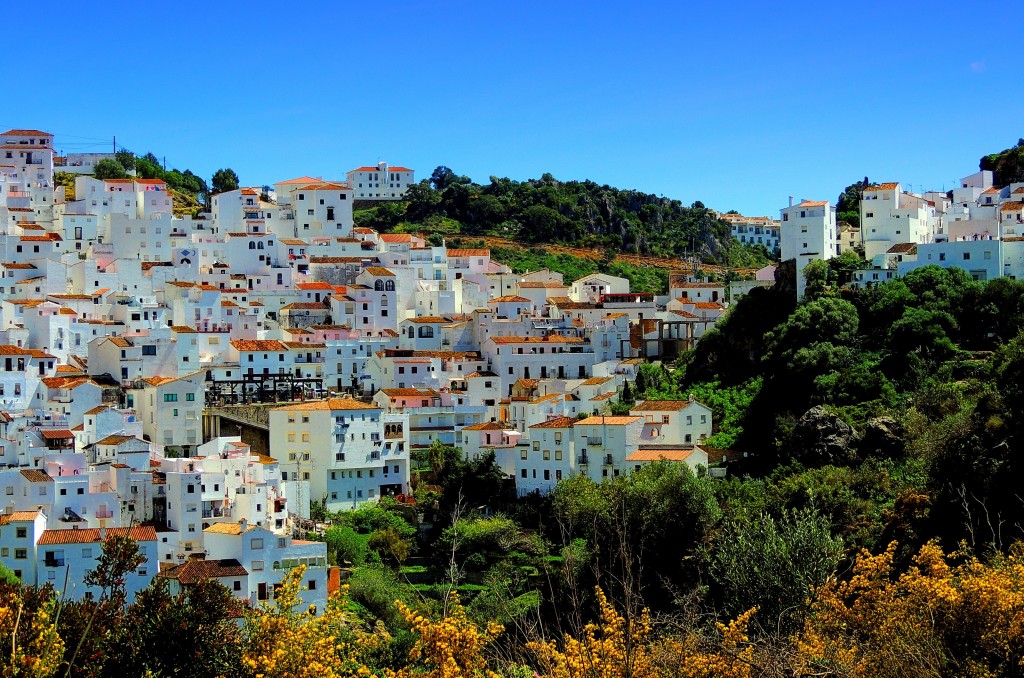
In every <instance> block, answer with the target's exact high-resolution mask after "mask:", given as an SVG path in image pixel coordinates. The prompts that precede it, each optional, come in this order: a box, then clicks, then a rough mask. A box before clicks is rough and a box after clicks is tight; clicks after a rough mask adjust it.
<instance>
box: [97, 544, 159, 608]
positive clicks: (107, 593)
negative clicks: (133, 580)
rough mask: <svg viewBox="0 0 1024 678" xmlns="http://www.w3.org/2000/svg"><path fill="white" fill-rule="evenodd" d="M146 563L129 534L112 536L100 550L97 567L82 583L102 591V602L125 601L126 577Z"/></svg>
mask: <svg viewBox="0 0 1024 678" xmlns="http://www.w3.org/2000/svg"><path fill="white" fill-rule="evenodd" d="M145 562H146V556H144V555H143V554H142V552H141V551H140V550H139V545H138V543H136V541H135V540H134V539H132V538H131V537H129V536H128V535H127V534H111V535H109V536H107V539H106V541H104V542H103V546H102V547H101V548H100V557H99V558H98V559H97V560H96V567H94V568H93V569H91V570H89V571H88V572H86V573H85V577H83V579H82V581H83V582H84V583H85V585H86V586H95V587H96V588H98V589H100V599H101V600H102V599H105V598H111V599H114V600H123V599H124V598H125V583H126V577H127V576H128V574H129V573H131V572H134V571H135V570H137V569H138V568H139V566H141V565H143V564H145Z"/></svg>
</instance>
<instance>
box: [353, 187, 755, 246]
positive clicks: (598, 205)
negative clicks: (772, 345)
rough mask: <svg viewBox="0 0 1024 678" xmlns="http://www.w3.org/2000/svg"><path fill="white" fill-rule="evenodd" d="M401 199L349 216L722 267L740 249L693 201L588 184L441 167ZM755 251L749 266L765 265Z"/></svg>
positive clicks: (375, 223)
mask: <svg viewBox="0 0 1024 678" xmlns="http://www.w3.org/2000/svg"><path fill="white" fill-rule="evenodd" d="M407 198H408V199H407V200H406V201H401V202H389V203H384V204H380V205H377V206H373V207H369V208H368V209H363V210H359V211H357V213H356V222H357V224H358V225H360V226H369V227H372V228H377V229H379V230H384V231H388V230H393V229H399V228H401V229H404V230H421V231H425V232H427V233H431V234H436V235H438V236H441V235H444V236H455V235H461V236H480V235H495V236H502V237H507V238H514V239H516V240H519V241H521V242H524V243H527V244H530V243H560V244H566V245H570V246H574V247H591V248H597V249H607V250H609V251H610V252H631V253H638V254H643V255H651V256H662V257H682V256H684V255H687V254H695V255H696V256H698V257H700V258H701V259H703V260H704V261H706V262H708V263H728V262H729V261H730V258H731V257H733V258H735V257H736V256H737V254H736V251H737V250H742V249H745V248H744V247H743V246H741V245H740V244H739V243H737V242H736V241H735V240H734V239H733V238H732V236H731V235H730V227H729V225H728V224H727V223H726V222H724V221H722V220H720V219H718V218H717V216H716V214H715V212H714V210H711V209H709V208H707V207H705V206H704V205H703V204H701V203H700V202H695V203H693V204H692V205H690V206H688V207H687V206H685V205H683V204H682V203H681V202H680V201H678V200H671V199H669V198H664V197H660V196H656V195H652V194H649V193H642V192H640V191H633V190H622V189H617V188H612V187H611V186H607V185H600V184H597V183H594V182H593V181H559V180H557V179H555V178H554V177H553V176H551V175H550V174H544V175H543V176H541V178H540V179H531V180H529V181H513V180H512V179H502V178H498V177H491V178H490V181H489V182H488V183H487V184H483V185H481V184H477V183H474V182H473V181H472V180H470V178H469V177H466V176H460V175H458V174H456V173H455V172H453V171H452V170H451V169H449V168H447V167H438V168H437V169H435V170H434V172H433V174H432V175H431V177H430V178H429V179H424V180H423V181H421V182H419V183H418V184H414V185H413V186H411V187H410V188H409V190H408V193H407ZM768 254H770V253H767V252H763V251H762V252H761V253H760V254H759V255H758V258H757V259H756V260H755V263H761V265H763V264H764V263H767V261H768Z"/></svg>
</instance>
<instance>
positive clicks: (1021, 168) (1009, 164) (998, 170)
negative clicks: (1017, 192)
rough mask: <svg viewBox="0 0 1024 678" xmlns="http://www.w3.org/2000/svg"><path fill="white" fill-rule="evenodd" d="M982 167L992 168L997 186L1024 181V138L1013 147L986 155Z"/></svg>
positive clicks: (985, 168) (984, 168)
mask: <svg viewBox="0 0 1024 678" xmlns="http://www.w3.org/2000/svg"><path fill="white" fill-rule="evenodd" d="M980 168H981V169H983V170H992V173H993V181H994V183H995V185H996V186H1008V185H1009V184H1014V183H1018V182H1022V181H1024V139H1019V140H1018V141H1017V145H1016V146H1014V147H1012V148H1007V149H1005V150H1003V151H1000V152H999V153H992V154H990V155H986V156H985V157H983V158H982V159H981V163H980Z"/></svg>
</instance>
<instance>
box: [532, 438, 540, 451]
mask: <svg viewBox="0 0 1024 678" xmlns="http://www.w3.org/2000/svg"><path fill="white" fill-rule="evenodd" d="M533 451H534V452H539V451H540V441H539V440H534V441H533Z"/></svg>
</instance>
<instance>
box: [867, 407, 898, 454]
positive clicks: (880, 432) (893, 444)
mask: <svg viewBox="0 0 1024 678" xmlns="http://www.w3.org/2000/svg"><path fill="white" fill-rule="evenodd" d="M859 449H860V456H861V457H865V458H866V457H883V458H887V459H896V458H899V457H901V456H903V452H904V451H905V445H904V443H903V426H902V425H901V424H900V423H899V422H898V421H896V420H895V419H893V418H892V417H877V418H875V419H872V420H871V421H869V422H868V424H867V426H866V427H865V428H864V437H863V439H862V440H861V443H860V446H859Z"/></svg>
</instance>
